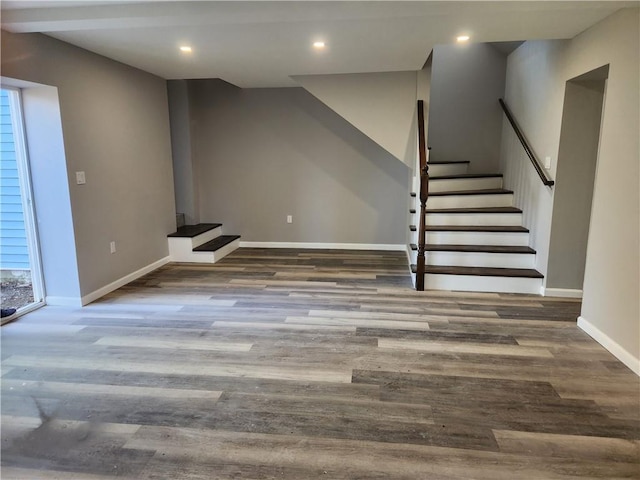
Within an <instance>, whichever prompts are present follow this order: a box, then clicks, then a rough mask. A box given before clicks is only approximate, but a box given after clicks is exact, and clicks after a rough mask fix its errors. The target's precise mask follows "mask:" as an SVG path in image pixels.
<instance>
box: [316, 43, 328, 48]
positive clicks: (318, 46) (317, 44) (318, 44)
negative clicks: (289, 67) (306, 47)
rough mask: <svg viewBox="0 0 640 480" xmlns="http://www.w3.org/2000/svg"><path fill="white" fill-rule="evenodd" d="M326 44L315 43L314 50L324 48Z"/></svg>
mask: <svg viewBox="0 0 640 480" xmlns="http://www.w3.org/2000/svg"><path fill="white" fill-rule="evenodd" d="M324 47H325V45H324V42H313V48H324Z"/></svg>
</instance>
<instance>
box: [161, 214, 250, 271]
mask: <svg viewBox="0 0 640 480" xmlns="http://www.w3.org/2000/svg"><path fill="white" fill-rule="evenodd" d="M168 239H169V256H170V257H171V261H172V262H186V263H216V262H217V261H219V260H220V259H221V258H223V257H225V256H226V255H229V254H230V253H231V252H233V251H234V250H235V249H236V248H238V247H239V246H240V235H222V224H221V223H199V224H197V225H183V226H182V227H179V228H178V230H177V231H176V232H174V233H171V234H169V235H168Z"/></svg>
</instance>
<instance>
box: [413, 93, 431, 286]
mask: <svg viewBox="0 0 640 480" xmlns="http://www.w3.org/2000/svg"><path fill="white" fill-rule="evenodd" d="M418 151H419V155H420V224H419V230H418V258H417V262H416V290H418V291H424V269H425V262H426V259H425V248H426V232H425V213H426V209H427V199H428V198H429V163H428V161H427V148H426V142H425V132H424V102H423V101H422V100H418Z"/></svg>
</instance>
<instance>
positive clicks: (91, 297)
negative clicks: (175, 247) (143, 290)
mask: <svg viewBox="0 0 640 480" xmlns="http://www.w3.org/2000/svg"><path fill="white" fill-rule="evenodd" d="M170 261H171V257H170V256H166V257H164V258H161V259H160V260H157V261H155V262H153V263H151V264H149V265H147V266H146V267H142V268H141V269H140V270H136V271H135V272H132V273H130V274H129V275H125V276H124V277H122V278H119V279H118V280H116V281H115V282H111V283H110V284H108V285H105V286H104V287H102V288H99V289H98V290H96V291H94V292H91V293H89V294H87V295H85V296H83V297H82V299H80V300H81V305H80V306H84V305H87V304H89V303H91V302H93V301H95V300H97V299H99V298H100V297H104V296H105V295H106V294H107V293H111V292H113V291H114V290H117V289H118V288H120V287H122V286H123V285H126V284H127V283H129V282H133V281H134V280H136V279H138V278H140V277H142V276H144V275H146V274H147V273H150V272H153V271H154V270H157V269H158V268H160V267H161V266H163V265H166V264H167V263H169V262H170ZM47 298H48V297H47ZM47 303H49V302H48V301H47ZM58 305H59V304H58Z"/></svg>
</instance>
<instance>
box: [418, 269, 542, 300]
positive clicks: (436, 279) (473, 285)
mask: <svg viewBox="0 0 640 480" xmlns="http://www.w3.org/2000/svg"><path fill="white" fill-rule="evenodd" d="M424 283H425V289H426V290H458V291H463V292H501V293H529V294H536V295H537V294H539V293H540V287H542V279H541V278H520V277H515V278H514V277H488V276H486V277H485V276H475V275H436V274H431V273H427V274H425V281H424Z"/></svg>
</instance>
